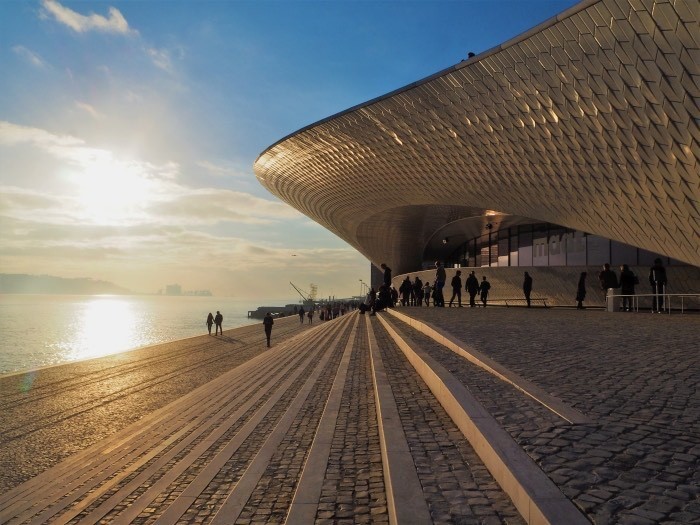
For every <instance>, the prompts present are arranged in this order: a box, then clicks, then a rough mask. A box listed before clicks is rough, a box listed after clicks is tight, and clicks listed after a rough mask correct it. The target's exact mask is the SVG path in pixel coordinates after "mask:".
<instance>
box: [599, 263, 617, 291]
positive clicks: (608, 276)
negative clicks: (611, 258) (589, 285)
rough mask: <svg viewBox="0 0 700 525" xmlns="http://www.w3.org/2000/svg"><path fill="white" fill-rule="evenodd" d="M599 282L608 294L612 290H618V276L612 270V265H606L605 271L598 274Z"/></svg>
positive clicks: (604, 266)
mask: <svg viewBox="0 0 700 525" xmlns="http://www.w3.org/2000/svg"><path fill="white" fill-rule="evenodd" d="M598 280H599V281H600V287H601V289H602V290H603V291H604V292H607V291H608V290H609V289H610V288H617V276H616V275H615V272H613V271H612V270H611V269H610V265H609V264H608V263H605V264H604V265H603V269H602V270H601V272H600V273H599V274H598Z"/></svg>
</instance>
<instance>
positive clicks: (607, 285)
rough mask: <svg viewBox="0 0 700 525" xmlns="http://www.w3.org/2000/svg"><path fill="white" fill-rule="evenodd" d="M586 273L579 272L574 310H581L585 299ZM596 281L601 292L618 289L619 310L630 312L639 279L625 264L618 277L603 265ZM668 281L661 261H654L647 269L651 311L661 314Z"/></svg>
mask: <svg viewBox="0 0 700 525" xmlns="http://www.w3.org/2000/svg"><path fill="white" fill-rule="evenodd" d="M586 275H587V274H586V272H581V275H580V276H579V281H578V288H577V292H576V301H577V304H576V308H578V309H583V308H585V307H584V306H583V301H584V299H585V298H586ZM598 281H599V282H600V287H601V289H602V290H603V291H605V292H607V291H608V290H610V289H619V290H620V295H621V296H622V303H621V304H620V310H621V311H623V312H631V311H632V309H633V306H632V297H631V296H632V295H635V288H634V287H635V286H636V285H638V284H639V277H637V276H636V275H635V273H634V272H633V271H632V270H630V267H629V266H628V265H626V264H623V265H622V266H620V277H619V278H618V276H617V275H616V274H615V272H614V271H613V270H612V269H611V268H610V265H609V264H608V263H605V264H604V265H603V269H602V270H601V271H600V273H599V274H598ZM667 284H668V279H667V277H666V268H664V265H663V263H662V261H661V259H658V258H657V259H655V260H654V265H653V266H652V267H651V268H650V269H649V286H650V287H651V293H652V304H651V311H652V312H654V313H657V312H658V313H661V312H662V311H663V309H664V294H665V293H666V285H667Z"/></svg>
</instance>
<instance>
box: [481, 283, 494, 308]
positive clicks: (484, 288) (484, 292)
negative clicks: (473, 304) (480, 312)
mask: <svg viewBox="0 0 700 525" xmlns="http://www.w3.org/2000/svg"><path fill="white" fill-rule="evenodd" d="M490 289H491V283H490V282H488V281H487V280H486V276H485V275H484V277H483V278H482V279H481V286H479V292H480V294H481V302H482V303H483V304H484V308H486V301H487V300H488V297H489V290H490Z"/></svg>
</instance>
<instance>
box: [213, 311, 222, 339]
mask: <svg viewBox="0 0 700 525" xmlns="http://www.w3.org/2000/svg"><path fill="white" fill-rule="evenodd" d="M223 322H224V316H223V315H221V312H219V310H217V311H216V317H214V324H215V325H216V328H214V335H219V332H221V335H224V329H223V328H222V327H221V323H223Z"/></svg>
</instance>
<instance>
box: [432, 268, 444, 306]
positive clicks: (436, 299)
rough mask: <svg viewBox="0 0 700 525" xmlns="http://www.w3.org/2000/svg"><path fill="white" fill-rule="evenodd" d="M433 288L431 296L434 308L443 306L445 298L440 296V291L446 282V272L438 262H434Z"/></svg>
mask: <svg viewBox="0 0 700 525" xmlns="http://www.w3.org/2000/svg"><path fill="white" fill-rule="evenodd" d="M435 268H436V270H435V286H434V290H435V291H434V292H433V293H434V295H433V304H434V305H435V306H441V307H444V306H445V296H444V295H442V289H443V288H444V287H445V281H446V280H447V272H445V268H444V267H443V266H442V263H441V262H440V261H435Z"/></svg>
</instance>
